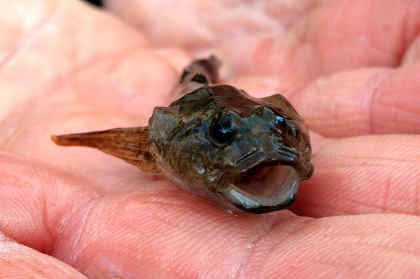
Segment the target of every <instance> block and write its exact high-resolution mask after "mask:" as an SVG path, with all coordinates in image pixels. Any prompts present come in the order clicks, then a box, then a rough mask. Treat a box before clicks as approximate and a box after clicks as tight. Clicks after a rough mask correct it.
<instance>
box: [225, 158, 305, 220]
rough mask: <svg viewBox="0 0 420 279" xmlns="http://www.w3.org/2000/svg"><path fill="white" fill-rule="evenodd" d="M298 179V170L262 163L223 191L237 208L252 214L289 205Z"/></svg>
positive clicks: (293, 198) (296, 188)
mask: <svg viewBox="0 0 420 279" xmlns="http://www.w3.org/2000/svg"><path fill="white" fill-rule="evenodd" d="M299 182H300V178H299V175H298V173H297V171H296V170H295V169H294V168H293V167H291V166H287V165H276V166H262V167H257V168H254V169H251V170H249V171H247V175H246V176H245V177H244V178H243V179H241V180H240V181H239V182H237V183H235V184H230V185H229V186H228V187H227V188H226V189H224V191H223V195H224V197H225V198H226V199H228V200H230V201H231V202H232V203H233V204H234V205H235V206H236V207H238V208H240V209H242V210H245V211H250V212H253V213H265V212H269V211H273V210H278V209H282V208H285V207H287V206H289V205H290V204H291V203H293V201H294V200H295V197H296V192H297V190H298V185H299Z"/></svg>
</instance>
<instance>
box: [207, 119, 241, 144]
mask: <svg viewBox="0 0 420 279" xmlns="http://www.w3.org/2000/svg"><path fill="white" fill-rule="evenodd" d="M209 135H210V138H211V139H212V141H213V142H214V143H215V144H217V145H226V144H229V143H231V142H232V140H233V137H234V136H235V130H234V129H233V128H232V116H231V115H230V114H226V115H219V117H218V118H217V119H216V120H215V121H214V122H213V123H212V124H211V126H210V129H209Z"/></svg>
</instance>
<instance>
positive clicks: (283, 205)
mask: <svg viewBox="0 0 420 279" xmlns="http://www.w3.org/2000/svg"><path fill="white" fill-rule="evenodd" d="M296 197H297V195H296V194H293V195H291V196H290V198H289V199H288V200H287V201H285V202H283V203H281V204H277V205H272V206H266V205H261V206H257V207H245V206H243V205H242V204H236V203H233V205H234V206H235V207H236V208H238V209H240V210H242V211H245V212H250V213H255V214H264V213H268V212H272V211H277V210H282V209H286V208H288V207H289V206H290V205H292V204H293V202H294V201H295V200H296Z"/></svg>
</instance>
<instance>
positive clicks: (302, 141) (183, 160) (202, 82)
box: [53, 56, 313, 213]
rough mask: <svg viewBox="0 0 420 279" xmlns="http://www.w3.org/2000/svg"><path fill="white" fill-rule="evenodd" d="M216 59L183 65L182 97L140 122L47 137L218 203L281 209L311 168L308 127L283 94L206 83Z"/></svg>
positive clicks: (215, 70) (250, 209)
mask: <svg viewBox="0 0 420 279" xmlns="http://www.w3.org/2000/svg"><path fill="white" fill-rule="evenodd" d="M219 66H220V61H219V60H218V59H217V58H216V57H214V56H210V57H208V58H206V59H198V60H195V61H193V62H192V63H191V64H190V65H188V66H187V67H186V68H185V69H184V71H183V73H182V74H181V76H180V79H179V82H178V84H177V85H176V86H175V88H174V90H173V92H172V93H173V94H174V96H179V95H182V97H181V98H179V99H177V100H176V101H174V102H172V103H171V104H170V105H169V106H168V107H156V108H155V109H154V112H153V115H152V116H151V117H150V119H149V125H148V127H135V128H116V129H110V130H106V131H97V132H89V133H80V134H70V135H62V136H53V140H54V142H56V143H57V144H59V145H73V146H74V145H78V146H88V147H94V148H97V149H99V150H101V151H104V152H106V153H108V154H111V155H113V156H116V157H119V158H121V159H123V160H125V161H127V162H128V163H131V164H133V165H136V166H137V167H138V168H139V169H141V170H142V171H145V172H148V173H163V174H164V175H166V176H167V177H168V178H169V179H170V180H172V181H173V182H175V183H176V184H177V185H179V186H180V187H181V188H183V189H185V190H188V191H191V192H193V193H195V194H198V195H201V196H204V197H206V198H208V199H210V200H213V201H215V202H217V203H219V204H221V205H222V206H224V207H225V208H229V209H233V210H237V209H239V210H243V211H247V212H252V213H265V212H270V211H273V210H279V209H283V208H286V207H287V206H289V205H290V204H291V203H292V202H293V201H294V200H295V198H296V193H297V189H298V184H299V183H300V181H302V180H305V179H308V178H310V176H311V175H312V173H313V166H312V164H311V153H312V151H311V145H310V139H309V135H308V131H307V129H306V127H305V125H304V123H303V121H302V119H301V117H300V116H299V114H298V113H297V112H296V110H295V109H294V108H293V107H292V105H291V104H290V103H289V102H288V101H287V99H286V98H284V97H283V96H281V95H279V94H275V95H272V96H269V97H265V98H260V99H258V98H254V97H251V96H250V95H248V94H247V93H246V92H245V91H243V90H240V89H237V88H235V87H233V86H230V85H224V84H214V83H216V82H217V81H218V68H219ZM136 133H137V134H136ZM271 180H274V181H271ZM277 181H278V182H277ZM276 183H277V184H276Z"/></svg>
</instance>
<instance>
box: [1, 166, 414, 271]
mask: <svg viewBox="0 0 420 279" xmlns="http://www.w3.org/2000/svg"><path fill="white" fill-rule="evenodd" d="M9 161H10V160H9ZM16 163H17V164H20V166H21V167H20V168H17V169H16V167H17V166H14V168H12V169H13V170H14V172H11V171H10V172H6V173H5V175H2V176H0V179H1V182H2V184H3V186H2V188H3V189H8V191H1V192H0V201H1V203H0V206H1V210H2V212H5V210H6V209H8V208H10V210H9V211H6V212H5V213H4V215H3V216H8V219H7V220H5V219H0V227H1V229H2V230H3V231H5V232H6V233H7V234H8V235H10V236H11V237H13V238H15V239H22V237H23V236H26V237H27V236H28V235H33V236H34V237H27V238H26V239H27V240H26V243H27V245H29V246H30V247H37V248H38V249H40V250H42V249H46V250H44V251H50V253H52V255H54V256H56V257H57V258H58V259H60V260H62V261H64V262H66V263H68V264H70V265H72V266H74V267H75V268H76V269H77V270H79V271H80V272H82V273H83V274H85V275H86V276H88V277H89V278H105V277H107V276H108V277H110V276H111V275H112V276H117V277H137V278H138V277H141V278H187V277H193V276H208V277H213V278H230V277H241V276H243V277H249V278H256V277H261V278H282V277H286V275H287V276H288V277H291V276H294V277H296V278H305V277H306V278H307V277H311V276H309V275H310V274H312V275H313V274H316V276H321V275H322V276H323V277H322V278H325V277H331V278H335V277H336V275H337V274H349V272H351V274H354V272H357V274H358V275H360V277H361V278H369V277H378V278H395V277H396V276H397V275H396V274H398V275H401V274H410V275H413V276H415V275H420V269H419V266H420V265H419V261H420V242H419V241H418V237H417V235H418V231H419V229H420V220H419V218H417V217H410V216H404V215H391V214H388V215H366V216H354V217H351V216H349V217H335V218H324V219H319V220H315V219H311V218H304V217H297V216H295V215H293V214H291V213H290V212H289V211H282V212H279V213H275V214H267V215H247V214H244V215H232V214H229V213H227V212H226V211H225V210H223V209H220V208H218V207H215V206H213V205H211V204H209V203H206V202H204V201H203V200H202V199H199V198H197V197H195V196H193V195H190V194H188V193H185V192H182V191H179V190H176V189H174V188H173V189H174V190H170V188H166V187H165V186H163V187H161V188H160V189H154V190H150V191H141V192H140V191H130V192H128V191H127V192H124V193H119V194H113V195H108V196H104V195H100V196H98V195H95V194H94V193H92V192H86V191H80V188H79V185H80V182H77V181H75V180H74V178H73V179H69V178H67V179H62V180H60V177H61V176H62V175H63V174H60V173H58V174H57V172H56V171H54V170H53V169H49V170H48V173H49V176H48V177H50V178H51V177H55V178H56V179H57V180H58V181H60V182H62V183H57V184H60V185H59V187H57V188H56V189H57V191H51V189H54V185H51V179H46V178H48V177H45V176H44V175H42V174H43V170H45V169H44V168H48V167H47V166H42V168H38V169H37V172H35V175H33V173H32V175H31V172H30V171H28V169H29V170H30V169H31V168H33V165H34V164H33V163H32V164H26V163H24V162H16ZM1 169H2V170H5V169H6V170H7V168H5V166H2V168H1ZM21 172H26V173H21ZM28 172H29V175H31V176H30V177H31V178H33V179H31V180H24V179H21V180H16V179H13V177H14V176H13V175H14V174H18V175H19V176H18V177H21V178H25V175H26V177H27V176H28ZM56 175H58V176H56ZM27 181H31V182H32V185H31V186H32V187H27ZM53 181H54V180H53ZM65 181H68V183H66V182H65ZM38 184H39V185H38ZM34 186H36V187H34ZM57 186H58V185H57ZM13 189H14V190H13ZM48 189H49V191H48ZM40 203H41V204H40ZM31 205H37V206H33V207H31ZM15 213H17V214H15ZM45 216H47V218H46V217H45ZM23 224H27V226H24V225H23ZM12 228H14V230H13V229H12ZM45 228H48V230H45ZM39 231H42V233H41V236H42V237H41V238H45V239H47V241H46V245H45V244H44V245H41V246H40V244H39V240H37V239H39V236H38V237H37V235H38V234H39ZM48 243H49V244H48ZM355 243H357V245H354V244H355ZM48 247H49V248H48ZM51 248H53V249H51ZM389 262H392V263H393V265H392V268H389ZM215 266H217V267H218V268H214V267H215ZM316 276H315V277H314V276H312V277H311V278H317V277H316ZM349 276H350V274H349ZM291 278H293V277H291ZM319 278H321V277H319Z"/></svg>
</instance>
